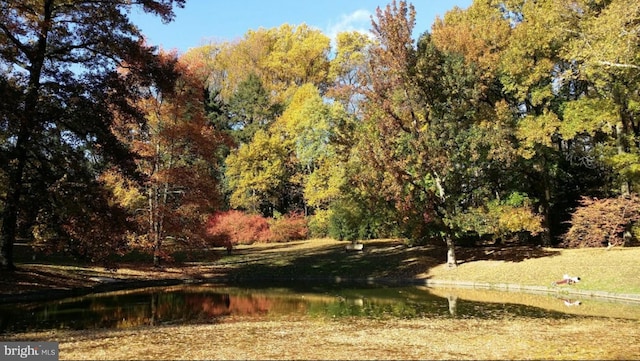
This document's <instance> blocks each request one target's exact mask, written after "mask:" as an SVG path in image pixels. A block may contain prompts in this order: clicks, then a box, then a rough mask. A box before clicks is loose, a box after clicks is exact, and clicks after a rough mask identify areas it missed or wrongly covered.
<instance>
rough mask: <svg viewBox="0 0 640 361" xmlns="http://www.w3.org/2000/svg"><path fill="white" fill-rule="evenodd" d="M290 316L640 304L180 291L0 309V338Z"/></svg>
mask: <svg viewBox="0 0 640 361" xmlns="http://www.w3.org/2000/svg"><path fill="white" fill-rule="evenodd" d="M292 316H294V317H295V316H304V317H330V318H336V317H367V318H385V317H394V318H403V319H411V318H429V317H432V318H478V319H513V318H552V319H558V318H572V317H613V318H622V319H640V304H637V303H636V304H634V303H616V302H607V301H602V300H595V299H584V300H578V299H567V298H566V297H561V295H532V294H520V293H510V292H499V291H487V290H485V291H481V290H471V289H444V288H427V287H374V286H367V287H365V286H359V287H354V288H345V287H338V286H313V287H311V286H297V287H291V285H288V286H270V287H264V286H261V287H229V286H221V285H214V284H203V285H180V286H171V287H154V288H143V289H134V290H127V291H118V292H110V293H101V294H93V295H88V296H83V297H76V298H67V299H61V300H55V301H47V302H25V303H16V304H4V305H0V334H2V333H4V334H11V333H21V332H29V331H44V330H54V329H75V330H91V329H121V328H128V327H137V326H153V325H167V324H173V325H175V324H178V325H181V324H203V323H219V322H229V321H231V320H233V319H238V318H242V319H246V318H251V319H257V320H260V319H277V318H278V317H292Z"/></svg>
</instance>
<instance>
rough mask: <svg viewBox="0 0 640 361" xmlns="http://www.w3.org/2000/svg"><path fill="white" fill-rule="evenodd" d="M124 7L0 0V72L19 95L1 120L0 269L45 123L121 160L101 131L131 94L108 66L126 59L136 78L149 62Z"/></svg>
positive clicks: (162, 9) (168, 14) (161, 3)
mask: <svg viewBox="0 0 640 361" xmlns="http://www.w3.org/2000/svg"><path fill="white" fill-rule="evenodd" d="M137 5H138V4H137ZM139 5H140V7H141V8H142V9H143V10H144V11H145V12H149V13H153V14H156V15H159V16H161V17H162V19H163V20H165V21H170V20H171V19H172V17H173V12H172V9H173V6H175V5H177V6H183V5H184V0H175V1H174V0H157V1H145V2H143V3H141V4H139ZM132 6H133V4H132V3H131V2H129V1H111V2H98V3H96V2H95V1H77V2H74V3H73V4H70V3H68V2H66V1H57V0H32V1H26V2H25V1H23V2H15V1H2V2H0V8H1V9H2V11H1V12H0V56H1V58H0V66H1V67H2V73H3V75H2V77H3V78H5V79H7V80H8V81H9V84H11V85H12V87H13V89H14V90H15V93H17V95H19V96H17V97H15V98H13V99H11V102H12V105H13V109H22V111H21V112H19V114H14V115H13V116H11V117H4V116H3V118H2V122H3V123H5V126H3V127H2V129H7V132H9V133H10V135H9V136H8V138H7V139H10V142H9V144H6V143H5V146H4V147H3V153H4V154H5V156H4V157H5V158H6V160H7V163H6V164H8V165H9V169H8V170H7V177H6V179H7V183H6V187H5V189H6V197H5V198H4V199H3V209H2V231H1V241H0V244H1V248H0V267H2V268H3V269H12V268H14V265H13V259H12V249H13V244H14V241H15V237H16V230H17V221H18V219H19V216H20V214H21V210H22V209H23V204H22V199H23V195H24V194H25V193H28V192H27V190H28V189H27V186H26V185H25V183H24V180H25V179H24V176H25V173H26V172H27V169H28V167H29V166H30V165H29V164H30V163H29V161H30V158H31V157H32V154H33V153H34V152H40V153H41V154H47V152H43V150H44V149H43V148H42V144H39V142H38V139H41V136H42V135H43V134H44V132H45V130H46V129H47V128H49V129H50V128H53V127H55V128H57V129H60V131H63V134H64V137H63V141H64V142H67V143H69V144H71V145H74V143H76V144H82V145H84V146H87V149H89V150H91V151H92V152H93V155H95V156H96V157H100V158H101V159H102V160H104V161H119V162H120V163H126V161H125V159H126V158H125V157H124V154H126V152H125V148H124V147H122V146H120V145H119V143H118V142H117V141H116V140H115V139H114V137H113V136H112V135H111V133H110V132H109V123H110V122H111V118H112V117H111V115H110V112H109V110H110V109H113V108H114V107H118V106H122V105H124V102H123V101H122V99H123V98H126V97H128V96H129V95H133V94H131V92H130V91H129V90H128V87H127V86H125V85H124V84H123V83H124V81H125V80H128V79H127V78H126V77H122V76H118V74H117V73H116V67H117V65H119V64H122V63H124V62H126V63H128V65H129V67H131V68H132V69H133V70H134V71H133V72H132V74H134V73H135V74H136V75H138V74H140V75H141V74H143V72H138V70H143V68H146V69H144V72H146V73H147V74H150V73H153V72H149V70H151V69H153V68H154V66H155V65H156V64H155V62H154V59H153V49H150V48H147V47H145V46H144V45H143V44H142V43H141V42H140V38H141V34H140V33H139V30H138V29H137V28H136V27H135V26H133V25H132V24H131V22H130V21H129V19H128V17H127V14H128V13H129V11H128V10H129V9H130V8H131V7H132ZM167 80H170V79H167ZM5 81H6V80H5ZM52 107H53V108H55V109H56V112H52V111H51V110H52V109H51V108H52ZM89 115H90V116H89ZM7 123H8V124H7ZM72 148H73V147H72ZM58 150H59V149H56V148H54V149H52V150H51V151H58ZM61 166H64V165H61ZM40 179H42V180H44V178H40ZM53 181H55V180H53ZM44 183H48V184H51V183H53V182H52V181H51V180H46V181H45V182H44Z"/></svg>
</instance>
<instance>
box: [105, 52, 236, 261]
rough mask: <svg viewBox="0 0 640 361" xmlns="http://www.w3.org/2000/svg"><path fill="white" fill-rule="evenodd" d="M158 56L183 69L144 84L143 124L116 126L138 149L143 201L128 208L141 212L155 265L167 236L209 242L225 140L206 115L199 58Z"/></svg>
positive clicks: (142, 238)
mask: <svg viewBox="0 0 640 361" xmlns="http://www.w3.org/2000/svg"><path fill="white" fill-rule="evenodd" d="M160 59H161V60H162V61H165V62H168V63H175V65H174V67H175V70H176V71H177V72H178V73H179V74H180V75H179V77H178V78H177V79H176V81H175V84H174V86H173V87H172V88H167V89H163V88H156V87H151V88H148V89H146V91H145V92H146V94H147V95H146V97H145V98H144V99H143V100H141V101H140V104H139V106H140V108H141V109H143V110H144V111H145V113H146V119H147V121H146V122H145V123H144V124H141V126H131V125H130V126H127V125H126V124H124V125H122V124H116V126H115V127H114V132H116V134H118V136H119V137H120V139H121V140H122V141H123V142H126V143H127V144H129V145H130V146H131V148H132V150H133V151H135V152H136V154H137V155H138V160H137V168H138V172H139V173H141V174H143V175H144V176H145V180H146V182H144V184H143V185H142V187H141V188H140V189H139V192H138V194H139V196H140V197H141V198H143V199H144V203H143V204H144V205H141V204H134V205H133V206H134V207H135V208H132V209H131V208H130V211H131V212H135V213H137V214H138V215H139V216H138V219H139V222H140V227H139V228H140V229H142V230H144V231H143V233H142V234H140V235H138V236H137V237H136V243H137V244H138V245H140V246H142V247H145V248H147V247H148V248H149V249H151V250H152V253H153V256H154V265H156V266H158V265H159V263H160V260H161V258H162V256H163V254H164V252H162V249H161V248H162V245H163V243H164V242H165V241H166V240H167V239H173V240H174V241H176V242H178V243H182V244H187V245H191V246H193V245H194V244H197V245H202V244H204V243H205V242H206V239H207V230H206V222H207V217H208V215H209V214H211V213H212V212H214V211H215V210H217V209H218V207H219V205H220V195H219V191H218V189H219V188H218V183H217V179H216V176H217V169H216V168H215V167H216V165H217V156H218V154H217V153H218V152H217V149H218V147H219V146H220V145H223V144H224V142H225V137H224V135H223V134H222V133H221V132H218V131H216V129H214V128H213V126H212V125H211V124H210V122H209V119H208V118H207V116H206V113H205V98H204V96H205V91H204V83H203V81H202V77H201V76H200V75H199V73H200V71H199V69H198V64H190V63H185V62H182V61H180V60H179V59H177V56H176V55H175V54H166V53H161V54H160ZM141 91H143V89H141ZM126 196H127V194H125V200H126V199H128V198H129V197H126ZM137 203H140V202H137Z"/></svg>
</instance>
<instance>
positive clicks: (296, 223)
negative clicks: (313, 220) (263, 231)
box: [269, 213, 309, 242]
mask: <svg viewBox="0 0 640 361" xmlns="http://www.w3.org/2000/svg"><path fill="white" fill-rule="evenodd" d="M269 230H270V233H271V234H270V237H269V238H270V241H271V242H289V241H295V240H300V239H306V238H307V237H308V236H309V226H308V224H307V218H306V217H305V216H304V215H303V214H302V213H292V214H289V215H287V216H284V217H276V218H274V219H273V220H271V221H270V222H269Z"/></svg>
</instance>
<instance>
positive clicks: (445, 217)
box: [362, 2, 537, 266]
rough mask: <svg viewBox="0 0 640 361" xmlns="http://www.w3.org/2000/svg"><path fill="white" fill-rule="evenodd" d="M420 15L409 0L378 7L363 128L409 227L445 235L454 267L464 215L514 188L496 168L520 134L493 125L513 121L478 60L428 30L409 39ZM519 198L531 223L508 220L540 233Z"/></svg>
mask: <svg viewBox="0 0 640 361" xmlns="http://www.w3.org/2000/svg"><path fill="white" fill-rule="evenodd" d="M414 16H415V12H414V10H413V7H411V6H409V5H407V4H406V2H400V3H399V5H397V4H396V3H395V2H393V3H392V4H390V5H388V6H387V8H386V9H385V10H384V11H383V10H380V9H378V13H377V22H374V34H375V36H376V40H377V41H378V44H379V45H377V46H374V47H373V48H372V50H371V60H370V64H369V67H370V74H369V77H370V78H369V79H370V81H369V82H368V83H367V84H366V86H367V91H366V92H365V96H366V98H367V103H365V119H364V122H365V127H364V128H363V130H364V131H365V134H362V136H363V138H365V141H364V142H365V143H366V144H364V146H365V147H366V148H365V154H366V158H367V161H368V162H369V164H371V166H372V167H373V168H374V169H377V170H378V171H379V172H381V174H382V177H383V179H381V182H382V183H381V184H379V185H378V187H379V188H380V189H381V190H383V191H384V192H385V193H384V194H386V196H387V197H388V198H389V199H393V200H394V202H395V204H396V209H397V210H398V212H400V214H401V215H402V217H403V218H402V219H403V220H404V224H403V226H404V227H405V234H407V236H409V237H410V238H413V239H414V240H415V239H420V238H426V237H433V236H439V237H441V238H442V239H443V240H444V242H445V243H446V245H447V250H448V252H447V253H448V254H447V263H448V264H449V265H450V266H455V264H456V260H455V243H456V240H457V239H459V238H460V237H461V236H463V233H464V228H465V227H464V221H463V220H464V218H465V217H464V215H465V214H467V213H469V212H473V209H474V207H478V206H480V205H482V204H486V203H487V202H488V201H490V200H492V199H495V200H496V202H498V203H500V199H508V198H509V197H508V196H509V194H510V193H511V192H513V188H511V187H512V186H513V184H512V183H510V182H505V179H501V178H500V177H499V176H498V173H500V170H501V169H503V167H505V166H510V165H511V164H512V163H506V164H505V160H507V161H508V160H512V159H513V158H514V149H515V145H514V143H513V141H514V139H513V137H512V136H511V133H510V132H508V131H506V132H500V131H499V132H496V131H495V130H496V129H500V128H501V127H504V128H505V129H509V127H510V126H511V124H512V123H511V121H512V119H511V118H510V117H509V116H504V113H505V111H504V107H505V105H504V102H502V101H501V100H502V99H501V98H500V97H496V96H495V95H494V93H493V91H494V89H493V88H492V85H493V82H492V81H491V79H489V80H486V79H483V75H485V72H481V71H480V70H479V67H478V65H477V64H475V63H474V62H473V61H470V60H469V59H465V58H464V57H463V56H462V54H459V53H454V52H446V51H441V50H440V49H438V48H437V47H436V46H435V44H434V42H433V41H432V37H431V35H430V34H428V33H425V34H424V35H423V36H422V37H421V38H420V39H419V41H418V44H417V47H416V46H414V45H413V40H412V39H411V33H412V27H413V24H414ZM507 181H508V179H507ZM517 206H519V207H523V210H524V212H523V215H526V217H531V221H532V222H528V221H526V222H517V223H518V224H517V225H516V224H509V223H508V222H506V223H505V224H509V225H507V226H506V228H508V230H509V231H512V232H515V231H517V230H519V229H521V228H523V227H524V228H525V230H527V231H531V232H533V233H535V232H537V226H536V225H535V223H536V222H535V216H534V215H533V214H532V213H531V211H530V209H528V208H529V205H528V204H527V203H526V202H523V203H521V204H518V205H517ZM501 209H502V211H501V212H506V209H507V205H506V204H505V205H503V206H502V207H501ZM527 210H528V211H527Z"/></svg>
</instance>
